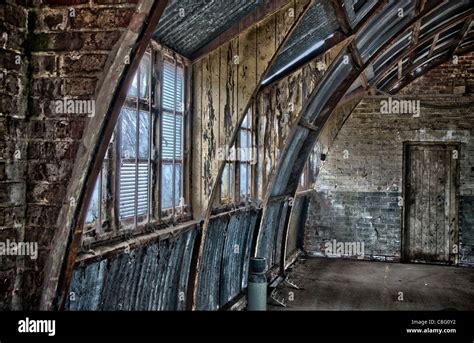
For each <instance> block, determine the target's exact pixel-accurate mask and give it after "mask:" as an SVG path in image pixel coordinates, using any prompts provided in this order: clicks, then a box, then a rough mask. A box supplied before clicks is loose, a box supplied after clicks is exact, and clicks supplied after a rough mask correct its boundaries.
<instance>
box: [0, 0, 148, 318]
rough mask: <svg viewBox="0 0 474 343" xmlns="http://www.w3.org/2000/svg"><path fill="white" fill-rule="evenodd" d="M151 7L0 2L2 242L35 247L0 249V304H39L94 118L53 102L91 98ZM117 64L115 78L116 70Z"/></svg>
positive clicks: (122, 2)
mask: <svg viewBox="0 0 474 343" xmlns="http://www.w3.org/2000/svg"><path fill="white" fill-rule="evenodd" d="M18 3H24V6H19V5H17V4H18ZM150 6H151V5H150V3H149V2H145V1H142V0H69V1H66V0H43V1H21V2H19V1H13V0H7V1H6V3H4V4H2V5H0V17H1V18H2V20H1V23H2V24H0V25H1V26H2V30H1V31H2V33H3V35H2V36H1V37H2V38H1V39H2V44H1V45H0V52H1V57H0V58H1V74H0V82H1V84H2V87H1V92H2V95H1V99H2V102H1V109H0V152H1V156H0V159H1V160H0V183H1V187H2V191H1V192H0V197H1V198H0V241H6V240H7V239H10V240H14V241H25V242H37V243H38V245H39V256H38V259H36V260H32V259H30V258H16V257H15V258H13V257H12V258H9V259H5V258H2V257H0V309H8V308H15V309H36V308H38V303H39V299H40V296H39V295H40V292H41V286H42V281H43V280H42V277H43V275H44V268H45V264H46V259H47V256H48V253H49V251H50V249H51V246H50V244H51V241H52V237H53V235H54V233H55V230H56V229H57V225H58V224H57V221H58V215H59V213H60V210H61V208H62V207H64V204H66V203H68V201H67V199H66V194H67V190H68V188H69V187H71V181H74V180H71V173H72V170H73V166H74V164H75V163H76V161H77V158H78V156H77V152H78V149H79V146H80V144H81V142H84V137H85V136H86V135H88V133H87V132H85V131H86V127H87V125H88V123H89V121H91V120H92V119H91V118H89V116H88V114H87V113H73V112H68V113H64V112H63V113H56V112H55V111H54V110H53V108H52V107H51V104H52V102H53V101H58V100H64V99H76V100H91V101H95V100H96V97H97V95H96V94H97V92H98V89H99V87H100V86H101V83H102V81H103V80H104V79H105V77H106V74H107V71H108V70H109V69H108V67H109V66H110V65H111V63H112V61H113V60H114V58H115V56H116V55H117V53H118V52H117V51H120V50H119V48H120V47H123V46H124V37H128V36H127V33H129V32H134V34H135V32H138V33H139V32H140V30H141V28H142V24H143V22H144V19H146V16H147V15H148V13H147V12H146V11H149V9H150ZM5 33H7V35H5ZM134 38H136V36H134ZM129 43H130V42H129ZM132 43H133V42H132ZM17 58H20V62H19V63H15V62H16V61H17V60H16V59H17ZM122 63H123V62H122ZM115 72H116V73H117V75H116V76H115V79H118V78H119V76H120V72H121V70H120V69H118V68H117V69H115ZM114 87H115V84H112V83H110V91H111V92H113V90H114ZM102 119H103V118H102ZM82 144H84V143H82ZM77 181H78V182H79V180H77ZM4 261H8V262H4Z"/></svg>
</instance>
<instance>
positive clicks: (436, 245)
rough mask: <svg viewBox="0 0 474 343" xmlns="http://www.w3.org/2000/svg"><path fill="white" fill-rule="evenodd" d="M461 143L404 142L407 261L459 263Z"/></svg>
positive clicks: (405, 246) (405, 252) (405, 248)
mask: <svg viewBox="0 0 474 343" xmlns="http://www.w3.org/2000/svg"><path fill="white" fill-rule="evenodd" d="M459 159H460V151H459V145H458V144H438V143H433V144H429V143H409V144H406V145H405V159H404V161H405V174H404V175H405V180H404V184H405V190H404V193H405V194H404V199H405V207H404V229H403V231H402V232H403V235H402V257H403V260H404V261H405V262H422V263H440V264H456V263H457V256H458V249H459V248H458V204H457V194H458V177H457V176H458V168H459Z"/></svg>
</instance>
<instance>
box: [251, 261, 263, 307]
mask: <svg viewBox="0 0 474 343" xmlns="http://www.w3.org/2000/svg"><path fill="white" fill-rule="evenodd" d="M266 270H267V260H266V258H264V257H254V258H251V259H250V274H249V282H248V290H247V310H248V311H266V310H267V277H266V275H265V273H266Z"/></svg>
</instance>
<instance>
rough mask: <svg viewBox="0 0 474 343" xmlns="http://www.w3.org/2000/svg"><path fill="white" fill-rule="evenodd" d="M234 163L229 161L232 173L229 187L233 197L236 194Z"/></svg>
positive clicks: (230, 172) (230, 194)
mask: <svg viewBox="0 0 474 343" xmlns="http://www.w3.org/2000/svg"><path fill="white" fill-rule="evenodd" d="M234 170H235V169H234V164H233V163H229V174H230V185H229V186H230V189H229V196H230V198H231V199H233V198H234V196H235V180H234V179H235V171H234Z"/></svg>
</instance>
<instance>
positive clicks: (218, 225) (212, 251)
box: [196, 209, 258, 311]
mask: <svg viewBox="0 0 474 343" xmlns="http://www.w3.org/2000/svg"><path fill="white" fill-rule="evenodd" d="M257 217H258V211H256V210H248V209H244V210H241V211H238V212H233V213H232V214H231V215H227V214H226V215H220V216H216V217H214V218H211V221H210V223H209V228H208V232H207V235H206V241H205V244H204V251H203V256H202V259H203V260H202V262H203V263H202V264H201V266H202V268H201V270H200V271H199V280H198V286H197V292H198V293H197V298H196V309H197V310H200V311H211V310H217V309H219V308H221V307H222V306H224V305H225V304H227V303H228V302H229V301H231V300H232V299H233V298H235V297H236V296H237V295H239V294H240V292H241V291H242V290H243V289H244V288H246V287H247V275H248V261H249V257H250V253H251V249H252V240H253V234H254V231H255V225H256V223H257Z"/></svg>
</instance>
